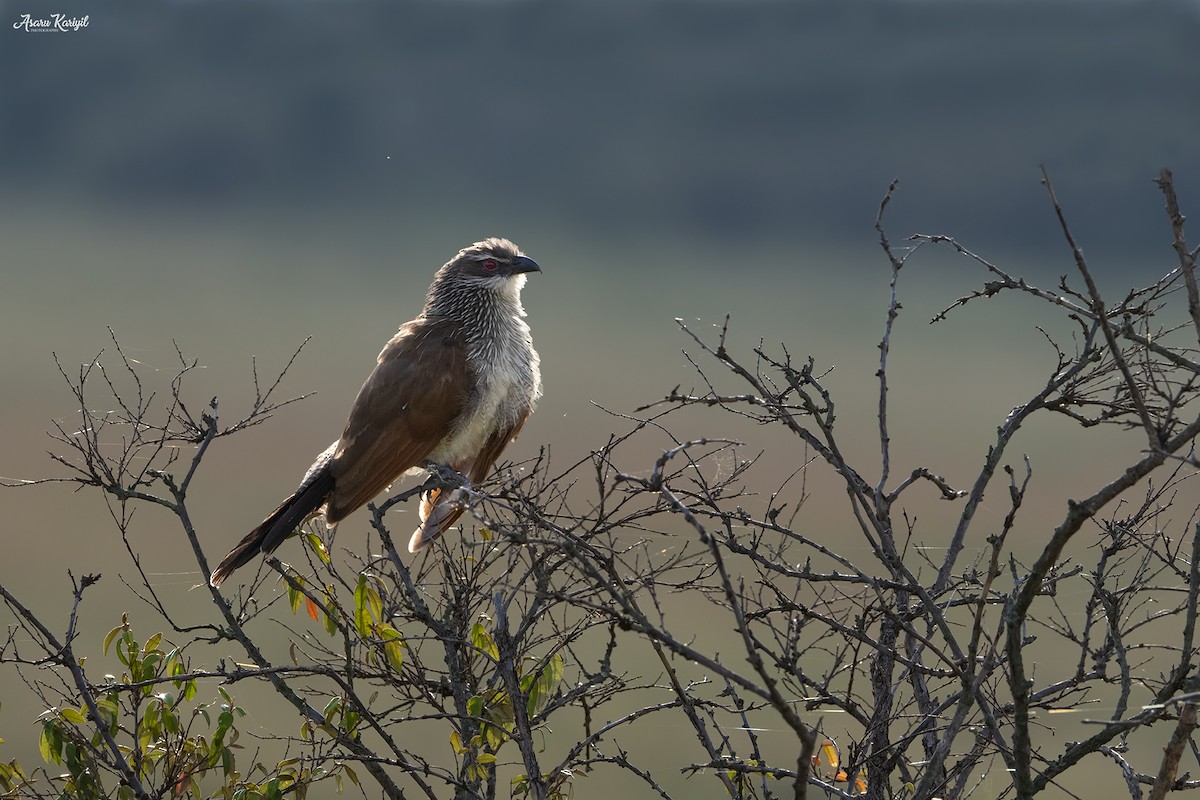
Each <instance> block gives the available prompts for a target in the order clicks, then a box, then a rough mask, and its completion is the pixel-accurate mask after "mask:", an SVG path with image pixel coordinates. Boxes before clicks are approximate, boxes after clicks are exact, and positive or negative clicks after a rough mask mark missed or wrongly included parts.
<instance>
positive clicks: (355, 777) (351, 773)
mask: <svg viewBox="0 0 1200 800" xmlns="http://www.w3.org/2000/svg"><path fill="white" fill-rule="evenodd" d="M342 769H343V770H344V771H345V773H346V777H347V778H349V779H350V782H351V783H353V784H354V785H355V786H358V774H357V773H356V772H355V771H354V770H352V769H350V765H349V764H342Z"/></svg>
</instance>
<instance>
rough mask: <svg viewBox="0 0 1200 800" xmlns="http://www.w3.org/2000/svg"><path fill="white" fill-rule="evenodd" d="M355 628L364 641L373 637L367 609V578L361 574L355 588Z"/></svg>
mask: <svg viewBox="0 0 1200 800" xmlns="http://www.w3.org/2000/svg"><path fill="white" fill-rule="evenodd" d="M354 627H355V628H357V629H358V635H359V636H361V637H363V638H364V639H365V638H367V637H368V636H370V635H371V615H370V611H369V610H368V608H367V576H366V575H363V574H359V576H358V586H356V587H354Z"/></svg>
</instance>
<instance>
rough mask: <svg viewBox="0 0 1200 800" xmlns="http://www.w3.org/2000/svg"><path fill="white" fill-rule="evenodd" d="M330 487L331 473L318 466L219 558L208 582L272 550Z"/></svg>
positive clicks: (321, 500)
mask: <svg viewBox="0 0 1200 800" xmlns="http://www.w3.org/2000/svg"><path fill="white" fill-rule="evenodd" d="M332 491H333V476H332V475H330V474H329V468H328V467H325V468H322V469H320V470H319V471H318V472H317V473H316V474H314V475H313V476H311V478H310V479H309V480H308V481H307V482H306V483H305V484H304V485H303V486H301V487H300V488H299V489H297V490H296V491H295V492H294V493H293V494H292V495H291V496H290V497H288V499H286V500H284V501H283V502H282V503H280V504H279V508H277V509H275V510H274V511H272V512H271V515H270V516H269V517H267V518H266V519H264V520H263V521H262V523H261V524H260V525H259V526H258V527H257V528H255V529H254V530H252V531H250V532H249V533H247V534H246V536H245V538H243V539H242V540H241V541H240V542H238V544H237V547H235V548H233V549H232V550H230V551H229V555H227V556H225V558H223V559H221V563H220V564H218V565H217V568H216V569H214V570H213V574H212V577H211V578H209V581H208V582H209V583H211V584H212V585H213V586H220V585H221V584H222V583H224V582H225V579H226V578H228V577H229V576H230V575H232V574H233V571H234V570H235V569H237V568H238V567H244V566H245V565H246V564H249V563H250V562H251V561H253V560H254V557H255V556H257V555H258V554H259V553H271V552H274V550H275V548H277V547H279V545H281V544H283V540H284V539H286V538H288V537H289V536H291V535H292V534H293V533H295V531H296V528H299V527H300V526H301V525H303V524H304V521H305V520H306V519H308V518H309V517H311V516H312V515H313V514H314V513H316V511H317V509H319V508H320V507H321V506H322V505H324V503H325V500H326V498H328V497H329V493H330V492H332Z"/></svg>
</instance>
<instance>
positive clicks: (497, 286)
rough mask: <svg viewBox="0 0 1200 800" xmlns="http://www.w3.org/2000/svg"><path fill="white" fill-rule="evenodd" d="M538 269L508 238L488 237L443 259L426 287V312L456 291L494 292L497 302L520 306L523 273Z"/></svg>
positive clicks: (447, 299) (452, 299)
mask: <svg viewBox="0 0 1200 800" xmlns="http://www.w3.org/2000/svg"><path fill="white" fill-rule="evenodd" d="M541 271H542V268H541V267H540V266H538V263H537V262H536V261H534V260H533V259H532V258H530V257H529V256H526V255H524V254H523V253H522V252H521V249H520V248H519V247H517V246H516V245H515V244H513V243H512V242H510V241H509V240H508V239H499V238H494V237H493V238H491V239H484V240H483V241H482V242H476V243H475V244H473V245H470V246H469V247H464V248H463V249H462V250H459V251H458V255H456V256H455V257H454V258H452V259H450V260H449V261H447V262H446V263H445V264H444V265H443V266H442V268H441V269H440V270H438V273H437V276H436V277H435V278H434V280H433V285H432V286H430V287H429V298H428V303H427V305H426V309H427V312H428V311H430V310H435V309H436V307H438V306H441V305H442V303H443V302H444V301H451V302H454V301H455V300H457V299H460V298H456V297H454V295H455V292H456V290H458V292H461V291H462V290H464V289H468V290H473V291H472V293H474V292H477V291H479V290H484V291H489V292H492V293H494V294H495V295H496V296H497V298H498V299H499V300H501V301H507V302H509V303H512V304H514V305H515V306H516V307H517V308H518V309H519V308H520V302H521V300H520V297H521V289H522V287H524V286H525V276H526V275H527V274H529V273H530V272H541Z"/></svg>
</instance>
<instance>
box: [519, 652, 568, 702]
mask: <svg viewBox="0 0 1200 800" xmlns="http://www.w3.org/2000/svg"><path fill="white" fill-rule="evenodd" d="M562 677H563V660H562V656H560V655H559V654H558V653H555V654H554V655H552V656H551V657H550V660H549V661H547V662H546V666H544V667H542V669H541V671H540V672H539V673H538V674H537V680H535V681H534V682H533V684H532V686H530V687H529V689H528V692H529V701H528V703H527V705H526V708H525V710H526V713H528V714H530V715H533V714H536V713H537V712H538V711H540V710H541V709H542V708H543V707H544V706H545V705H546V701H548V700H549V699H550V697H551V695H553V694H554V690H555V689H557V688H558V684H559V683H561V682H562Z"/></svg>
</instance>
